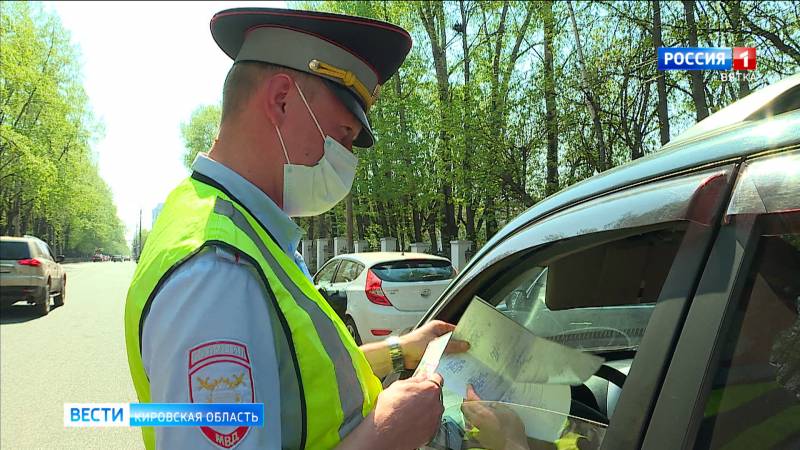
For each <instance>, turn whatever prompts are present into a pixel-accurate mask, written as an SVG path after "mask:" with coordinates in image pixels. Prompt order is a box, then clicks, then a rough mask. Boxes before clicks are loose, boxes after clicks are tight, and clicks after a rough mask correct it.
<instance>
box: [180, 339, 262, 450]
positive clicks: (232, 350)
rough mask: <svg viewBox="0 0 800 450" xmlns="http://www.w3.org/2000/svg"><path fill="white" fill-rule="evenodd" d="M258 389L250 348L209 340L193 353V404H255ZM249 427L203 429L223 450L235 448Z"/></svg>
mask: <svg viewBox="0 0 800 450" xmlns="http://www.w3.org/2000/svg"><path fill="white" fill-rule="evenodd" d="M255 394H256V393H255V388H254V387H253V373H252V370H251V368H250V355H249V354H248V352H247V346H246V345H245V344H243V343H241V342H236V341H230V340H224V341H208V342H204V343H202V344H199V345H197V346H195V347H192V348H191V349H190V350H189V399H190V400H191V402H192V403H254V402H255V398H256V395H255ZM248 430H249V428H248V427H235V426H231V427H200V431H202V433H203V435H204V436H205V437H206V438H208V440H209V441H211V443H212V444H214V445H216V446H217V447H220V448H233V447H236V445H237V444H239V443H240V442H242V440H243V439H244V438H245V436H247V432H248Z"/></svg>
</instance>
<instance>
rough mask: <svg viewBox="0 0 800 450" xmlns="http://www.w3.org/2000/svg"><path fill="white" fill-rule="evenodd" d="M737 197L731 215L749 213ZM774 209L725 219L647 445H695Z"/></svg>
mask: <svg viewBox="0 0 800 450" xmlns="http://www.w3.org/2000/svg"><path fill="white" fill-rule="evenodd" d="M797 148H798V147H790V148H784V149H780V150H777V151H770V152H769V153H768V154H766V155H763V154H759V155H753V156H751V157H749V158H747V159H746V160H745V161H743V164H746V163H750V162H754V161H758V160H759V159H762V158H764V159H766V158H772V157H780V156H782V154H784V152H785V153H789V152H791V151H796V150H797ZM742 178H743V177H742V176H741V172H740V173H737V182H736V186H737V188H738V187H739V185H740V182H741V181H742ZM736 198H737V192H736V191H735V190H734V191H733V192H732V194H731V198H730V200H729V201H728V205H727V208H728V209H727V213H726V215H727V214H728V213H731V212H744V211H732V210H734V208H733V205H734V203H735V202H734V200H736ZM771 212H773V211H764V212H757V211H746V214H742V215H741V216H740V218H741V219H740V220H736V221H735V222H733V223H731V222H730V221H729V220H727V219H726V220H725V221H724V222H723V224H722V226H721V228H720V231H719V234H718V236H717V237H716V238H715V240H714V246H713V249H712V251H711V254H710V255H709V259H708V262H707V264H706V266H705V268H704V269H703V273H702V276H701V279H700V283H699V284H698V288H697V292H696V294H695V296H694V300H693V301H692V304H691V306H690V308H689V310H688V311H687V315H686V320H685V321H684V327H683V330H682V332H681V335H680V338H679V340H678V341H677V343H676V346H675V352H674V355H673V358H672V361H671V362H670V367H669V369H668V370H667V373H666V376H665V382H664V385H663V386H662V391H661V393H660V395H659V398H658V400H657V402H656V404H655V407H654V408H653V414H652V419H651V421H650V426H649V428H648V430H647V433H646V435H645V439H644V441H643V444H644V447H645V448H648V449H650V448H654V449H665V450H666V449H671V448H675V444H676V443H680V447H681V448H693V447H694V445H695V443H696V440H697V435H698V432H699V430H700V425H701V421H702V419H703V415H704V411H705V407H706V404H707V402H708V397H709V396H710V395H711V388H712V384H713V381H714V376H715V375H716V372H717V370H718V369H719V364H720V358H721V356H722V353H723V352H724V351H725V345H723V344H724V342H723V341H724V340H725V339H727V337H728V334H729V332H730V329H731V327H732V326H734V325H735V324H734V323H733V320H734V316H735V314H734V311H735V309H736V308H737V306H738V305H739V304H740V303H741V302H742V301H747V299H746V298H743V297H745V296H748V292H747V287H748V286H747V284H748V283H747V276H746V275H747V274H749V273H750V271H751V270H752V269H753V265H754V264H755V263H756V253H757V252H756V250H757V247H758V244H759V241H760V238H761V232H760V231H761V230H760V227H759V224H758V217H760V216H762V215H764V214H769V213H771ZM721 222H722V221H721ZM732 249H733V254H732V255H731V251H732ZM720 268H722V270H721V269H720ZM665 439H666V440H665Z"/></svg>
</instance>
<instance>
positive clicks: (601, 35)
mask: <svg viewBox="0 0 800 450" xmlns="http://www.w3.org/2000/svg"><path fill="white" fill-rule="evenodd" d="M798 5H800V3H797V2H788V1H786V2H779V1H773V2H761V1H758V2H743V1H728V2H721V1H702V0H693V1H686V2H679V1H664V0H661V1H658V0H651V1H649V2H618V1H604V2H584V1H579V2H551V1H545V2H529V1H510V0H505V1H480V2H478V1H460V0H455V1H438V2H437V1H433V2H394V1H321V2H293V3H292V4H291V5H290V7H293V8H303V9H315V10H321V11H329V12H337V13H345V14H353V15H358V16H364V17H371V18H376V19H380V20H386V21H389V22H392V23H396V24H398V25H400V26H402V27H404V28H406V29H407V30H409V32H410V33H411V35H412V37H413V40H414V46H413V48H412V50H411V53H410V54H409V56H408V58H407V60H406V62H405V63H404V64H403V66H402V67H401V68H400V70H399V72H398V73H397V75H395V76H393V77H392V78H391V79H390V80H387V81H386V82H385V83H384V85H383V89H382V91H381V92H382V94H381V99H380V100H379V102H378V103H377V104H376V106H375V107H374V108H373V109H372V111H371V113H370V115H371V121H372V125H373V129H374V130H375V133H376V138H377V142H376V144H375V146H374V147H373V148H371V149H369V150H357V154H358V156H359V158H360V164H359V168H358V172H357V176H356V181H355V183H354V186H353V190H352V195H351V199H350V201H351V202H352V209H353V214H354V217H355V220H354V225H353V228H354V229H353V230H352V231H353V235H354V238H355V239H366V240H368V241H370V243H371V245H372V246H373V248H375V247H376V246H377V245H378V242H379V239H380V237H382V236H394V237H397V238H398V239H399V243H400V245H401V247H402V248H405V249H407V248H408V244H409V243H411V242H428V243H433V246H432V248H433V251H434V252H435V251H436V250H437V247H438V248H439V249H441V250H442V251H443V252H444V253H445V254H447V252H448V247H449V241H450V239H459V238H467V239H470V240H473V241H475V243H476V245H480V244H482V243H483V242H485V241H486V240H487V239H488V238H490V237H491V236H492V235H493V234H494V233H495V232H496V231H497V230H498V228H499V227H500V226H502V225H503V224H504V223H505V222H506V221H508V220H509V219H511V218H513V217H514V216H516V215H518V214H519V213H520V212H522V211H523V210H525V209H526V208H528V207H530V206H531V205H533V204H534V203H536V202H537V201H539V200H541V199H543V198H544V197H545V196H547V195H550V194H552V193H554V192H556V191H557V190H559V189H562V188H564V187H566V186H568V185H571V184H573V183H576V182H578V181H580V180H582V179H585V178H587V177H590V176H592V175H594V174H597V173H599V172H602V171H604V170H608V169H609V168H612V167H615V166H618V165H620V164H624V163H626V162H629V161H631V160H633V159H637V158H640V157H642V156H644V155H647V154H649V153H652V152H654V151H656V150H657V149H658V148H659V147H660V146H661V145H662V144H663V143H665V142H667V141H668V140H669V139H670V138H674V137H675V136H677V135H678V134H680V132H681V131H682V130H685V129H686V128H688V127H689V126H690V125H692V124H693V123H694V122H695V120H696V119H697V118H698V117H704V115H705V111H706V110H707V111H708V113H710V114H713V113H714V112H715V111H718V110H719V109H721V108H723V107H724V106H726V105H728V104H730V103H731V102H733V101H735V100H737V99H739V98H741V97H743V96H744V95H746V94H747V93H749V92H750V91H752V90H755V89H758V88H760V87H763V86H765V85H767V84H770V83H772V82H775V81H777V80H779V79H781V78H782V77H785V76H787V75H791V74H793V73H795V72H796V71H797V67H798V65H800V23H799V22H798V17H799V16H800V14H798V13H799V12H800V6H798ZM695 42H696V43H697V44H696V45H698V46H701V47H726V46H729V47H732V46H754V47H756V48H757V49H758V50H757V51H758V70H757V71H756V72H754V73H750V74H749V77H748V78H747V79H740V80H737V81H723V80H722V79H721V77H720V76H719V74H718V73H716V72H713V71H707V72H695V75H694V78H692V75H690V74H688V73H687V72H666V73H664V72H662V73H659V72H658V71H657V70H656V61H657V58H656V48H657V47H659V46H668V47H685V46H689V45H690V43H691V44H694V43H695ZM698 75H699V76H698ZM345 217H346V202H342V204H340V205H338V206H337V207H336V208H334V209H333V210H332V211H330V212H328V213H326V214H324V215H322V216H319V217H316V218H309V219H303V220H301V221H300V223H301V225H302V226H304V227H305V228H306V230H307V236H306V237H307V238H310V239H314V238H320V237H322V238H325V237H331V236H344V235H345V234H346V231H347V230H346V223H347V221H346V220H345ZM439 242H441V245H439Z"/></svg>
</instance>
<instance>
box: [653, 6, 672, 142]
mask: <svg viewBox="0 0 800 450" xmlns="http://www.w3.org/2000/svg"><path fill="white" fill-rule="evenodd" d="M652 7H653V47H654V50H653V51H654V53H655V54H656V57H658V48H659V47H663V46H664V43H663V41H662V40H661V5H660V3H659V0H653V1H652ZM665 77H666V75H665V73H664V72H659V71H656V90H657V91H658V107H657V108H656V110H657V112H658V131H659V133H660V135H661V145H664V144H666V143H667V142H669V113H668V110H667V80H666V79H665Z"/></svg>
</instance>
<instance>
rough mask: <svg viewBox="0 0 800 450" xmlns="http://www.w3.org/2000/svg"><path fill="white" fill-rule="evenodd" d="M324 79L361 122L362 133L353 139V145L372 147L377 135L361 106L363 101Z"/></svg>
mask: <svg viewBox="0 0 800 450" xmlns="http://www.w3.org/2000/svg"><path fill="white" fill-rule="evenodd" d="M322 81H324V82H325V84H326V85H327V86H328V87H329V88H330V89H331V91H332V92H333V93H334V94H335V95H336V98H338V99H339V101H340V102H342V104H344V106H345V107H346V108H347V109H348V110H349V111H350V112H351V113H353V116H355V118H356V119H358V121H359V122H361V125H362V128H361V133H359V135H358V136H357V137H356V139H355V140H354V141H353V145H354V146H356V147H362V148H369V147H372V145H373V144H374V143H375V137H374V136H373V135H372V128H371V127H370V126H369V120H367V114H366V113H365V112H364V108H362V107H361V103H360V102H359V101H358V100H356V98H355V96H354V95H353V94H352V93H350V91H349V90H348V89H347V88H345V87H343V86H340V85H339V84H337V83H334V82H333V81H330V80H327V79H325V78H322Z"/></svg>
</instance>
